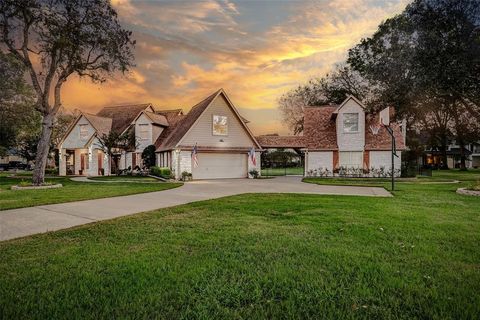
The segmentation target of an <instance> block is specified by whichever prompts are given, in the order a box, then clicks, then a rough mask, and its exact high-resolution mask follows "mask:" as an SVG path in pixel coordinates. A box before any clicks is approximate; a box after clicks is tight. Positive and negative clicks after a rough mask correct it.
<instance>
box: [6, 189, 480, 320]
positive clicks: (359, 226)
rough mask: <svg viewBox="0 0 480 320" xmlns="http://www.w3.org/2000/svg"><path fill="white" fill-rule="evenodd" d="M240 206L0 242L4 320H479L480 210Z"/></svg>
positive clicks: (404, 201)
mask: <svg viewBox="0 0 480 320" xmlns="http://www.w3.org/2000/svg"><path fill="white" fill-rule="evenodd" d="M466 184H467V183H461V184H415V183H399V184H398V191H396V192H395V197H392V198H371V197H353V196H318V195H295V194H247V195H241V196H234V197H228V198H223V199H218V200H210V201H203V202H197V203H193V204H189V205H183V206H178V207H175V208H169V209H162V210H157V211H153V212H147V213H142V214H137V215H133V216H129V217H124V218H119V219H115V220H110V221H105V222H101V223H95V224H90V225H85V226H81V227H76V228H72V229H70V230H63V231H58V232H53V233H49V234H42V235H36V236H31V237H27V238H23V239H17V240H11V241H6V242H3V243H0V256H1V257H2V259H0V318H3V319H12V318H22V319H25V318H90V319H92V318H95V319H100V318H107V319H111V318H146V319H152V318H163V319H174V318H184V319H192V318H203V319H215V318H216V319H227V318H244V319H257V318H264V319H271V318H314V319H318V318H328V319H349V318H365V319H475V318H478V315H479V314H480V210H479V207H480V199H479V198H477V197H469V196H462V195H458V194H456V193H455V190H456V188H457V187H460V186H465V185H466Z"/></svg>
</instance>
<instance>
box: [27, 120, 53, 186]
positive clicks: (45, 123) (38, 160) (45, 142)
mask: <svg viewBox="0 0 480 320" xmlns="http://www.w3.org/2000/svg"><path fill="white" fill-rule="evenodd" d="M53 118H54V115H53V114H48V115H46V116H44V117H43V119H42V133H41V135H40V140H39V141H38V146H37V156H36V157H35V167H34V169H33V178H32V182H33V184H34V185H41V184H43V183H44V182H45V167H46V166H47V159H48V153H49V151H50V138H51V136H52V128H53Z"/></svg>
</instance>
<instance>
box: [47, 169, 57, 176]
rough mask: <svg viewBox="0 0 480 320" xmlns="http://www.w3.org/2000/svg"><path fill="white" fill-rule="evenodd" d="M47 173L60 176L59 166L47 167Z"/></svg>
mask: <svg viewBox="0 0 480 320" xmlns="http://www.w3.org/2000/svg"><path fill="white" fill-rule="evenodd" d="M45 174H46V175H49V176H58V168H46V169H45Z"/></svg>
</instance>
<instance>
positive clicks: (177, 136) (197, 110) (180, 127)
mask: <svg viewBox="0 0 480 320" xmlns="http://www.w3.org/2000/svg"><path fill="white" fill-rule="evenodd" d="M220 91H222V90H221V89H220V90H217V91H215V93H213V94H211V95H209V96H208V97H207V98H205V99H203V100H202V101H200V102H199V103H197V104H196V105H194V106H193V107H192V109H191V110H190V111H189V112H188V113H187V114H186V115H184V116H183V117H182V119H178V120H179V121H178V122H177V123H176V124H175V125H174V126H172V125H170V126H169V129H170V128H171V127H173V128H172V130H168V131H169V132H165V131H166V130H164V132H162V134H160V136H159V137H158V139H157V142H156V143H155V145H156V146H157V151H163V150H170V149H172V148H174V147H175V146H176V145H177V143H178V142H179V141H180V140H181V139H182V137H183V136H184V135H185V134H186V133H187V131H188V129H190V127H191V126H192V125H193V124H194V123H195V121H196V120H197V119H198V117H200V115H201V114H202V113H203V111H205V109H206V108H207V107H208V106H209V105H210V103H211V102H212V101H213V99H215V97H216V96H217V95H218V93H219V92H220Z"/></svg>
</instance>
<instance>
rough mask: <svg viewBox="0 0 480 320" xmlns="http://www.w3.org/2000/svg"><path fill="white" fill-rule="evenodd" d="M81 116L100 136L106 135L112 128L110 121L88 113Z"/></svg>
mask: <svg viewBox="0 0 480 320" xmlns="http://www.w3.org/2000/svg"><path fill="white" fill-rule="evenodd" d="M82 114H83V116H84V117H85V118H87V120H88V121H89V122H90V123H91V124H92V126H93V128H94V129H95V130H96V131H97V133H98V134H99V135H100V136H102V135H107V134H108V133H109V132H110V130H111V128H112V119H110V118H105V117H99V116H96V115H93V114H89V113H82Z"/></svg>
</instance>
